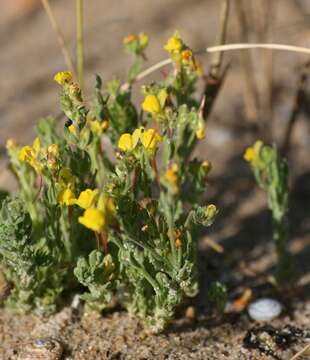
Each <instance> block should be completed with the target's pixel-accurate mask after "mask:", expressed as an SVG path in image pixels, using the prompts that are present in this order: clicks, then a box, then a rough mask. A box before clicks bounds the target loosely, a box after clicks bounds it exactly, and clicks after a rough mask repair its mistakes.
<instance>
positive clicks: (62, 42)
mask: <svg viewBox="0 0 310 360" xmlns="http://www.w3.org/2000/svg"><path fill="white" fill-rule="evenodd" d="M41 2H42V5H43V7H44V10H45V12H46V14H47V16H48V18H49V21H50V23H51V26H52V28H53V30H54V32H55V34H56V36H57V41H58V44H59V46H60V48H61V51H62V54H63V57H64V60H65V63H66V66H67V68H68V70H70V71H71V72H72V74H75V70H74V66H73V62H72V59H71V56H70V53H69V51H68V49H67V47H66V43H65V39H64V36H63V33H62V31H61V29H60V27H59V25H58V23H57V20H56V18H55V16H54V13H53V11H52V8H51V6H50V3H49V0H41Z"/></svg>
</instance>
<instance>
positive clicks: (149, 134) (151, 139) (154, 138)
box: [140, 129, 162, 153]
mask: <svg viewBox="0 0 310 360" xmlns="http://www.w3.org/2000/svg"><path fill="white" fill-rule="evenodd" d="M140 140H141V143H142V145H143V146H144V147H145V149H146V150H149V151H150V152H152V153H153V152H155V150H156V148H157V145H158V144H159V143H160V142H161V141H162V139H161V136H160V135H159V134H158V132H157V131H156V130H154V129H148V130H146V131H143V132H141V135H140Z"/></svg>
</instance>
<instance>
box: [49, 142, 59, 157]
mask: <svg viewBox="0 0 310 360" xmlns="http://www.w3.org/2000/svg"><path fill="white" fill-rule="evenodd" d="M47 154H48V155H49V156H52V157H54V158H58V157H59V145H58V144H51V145H49V147H48V148H47Z"/></svg>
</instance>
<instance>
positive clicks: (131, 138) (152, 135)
mask: <svg viewBox="0 0 310 360" xmlns="http://www.w3.org/2000/svg"><path fill="white" fill-rule="evenodd" d="M161 140H162V138H161V136H160V135H159V134H158V133H157V131H156V130H154V129H148V130H144V128H143V127H141V128H139V129H136V130H135V131H134V132H133V133H132V135H131V134H128V133H125V134H123V135H122V136H121V137H120V139H119V141H118V147H119V148H120V149H121V150H123V151H126V152H130V151H133V150H134V149H135V148H136V146H137V145H138V143H139V141H140V142H141V144H142V145H143V147H144V148H145V149H146V150H148V151H149V152H150V153H151V154H153V153H154V152H155V150H156V148H157V145H158V143H160V142H161Z"/></svg>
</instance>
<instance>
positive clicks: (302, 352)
mask: <svg viewBox="0 0 310 360" xmlns="http://www.w3.org/2000/svg"><path fill="white" fill-rule="evenodd" d="M309 354H310V344H308V345H307V346H305V347H304V348H303V349H302V350H300V351H298V353H297V354H295V355H294V356H293V357H291V358H290V360H297V359H299V358H300V357H301V356H304V355H309Z"/></svg>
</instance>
